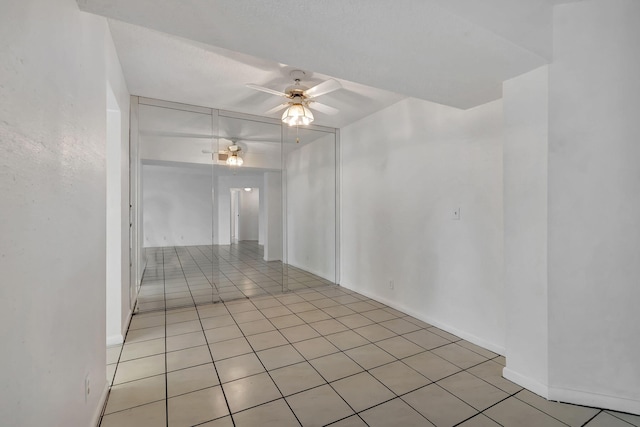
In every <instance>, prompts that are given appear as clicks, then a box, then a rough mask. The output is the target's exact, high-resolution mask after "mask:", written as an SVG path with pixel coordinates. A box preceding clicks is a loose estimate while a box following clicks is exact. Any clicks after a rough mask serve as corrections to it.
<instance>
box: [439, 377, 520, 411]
mask: <svg viewBox="0 0 640 427" xmlns="http://www.w3.org/2000/svg"><path fill="white" fill-rule="evenodd" d="M438 385H439V386H440V387H442V388H444V389H445V390H447V391H448V392H449V393H452V394H454V395H456V396H458V397H459V398H460V399H462V400H464V401H465V402H467V403H468V404H469V405H471V406H473V407H474V408H476V409H477V410H479V411H483V410H485V409H487V408H488V407H489V406H491V405H494V404H496V403H497V402H499V401H500V400H503V399H505V398H507V397H509V395H508V394H507V393H505V392H504V391H502V390H500V389H499V388H497V387H494V386H492V385H491V384H489V383H487V382H486V381H482V380H481V379H479V378H478V377H475V376H473V375H471V374H469V373H467V372H458V373H457V374H455V375H451V376H450V377H447V378H445V379H443V380H440V381H438Z"/></svg>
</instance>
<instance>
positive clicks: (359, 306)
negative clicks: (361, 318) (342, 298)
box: [345, 301, 378, 313]
mask: <svg viewBox="0 0 640 427" xmlns="http://www.w3.org/2000/svg"><path fill="white" fill-rule="evenodd" d="M345 307H348V308H350V309H351V310H353V311H356V312H358V313H362V312H364V311H371V310H375V309H376V308H378V307H376V306H375V305H373V304H370V303H368V302H366V301H357V302H354V303H350V304H345Z"/></svg>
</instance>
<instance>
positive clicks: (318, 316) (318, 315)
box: [297, 309, 331, 323]
mask: <svg viewBox="0 0 640 427" xmlns="http://www.w3.org/2000/svg"><path fill="white" fill-rule="evenodd" d="M297 316H298V317H299V318H301V319H302V320H304V321H305V322H307V323H312V322H319V321H321V320H327V319H331V316H329V315H328V314H327V313H325V312H324V311H322V310H319V309H318V310H310V311H304V312H302V313H298V314H297Z"/></svg>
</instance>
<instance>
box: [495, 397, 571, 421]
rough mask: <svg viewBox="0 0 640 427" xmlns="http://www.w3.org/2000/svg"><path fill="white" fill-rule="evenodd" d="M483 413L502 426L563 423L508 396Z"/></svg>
mask: <svg viewBox="0 0 640 427" xmlns="http://www.w3.org/2000/svg"><path fill="white" fill-rule="evenodd" d="M484 414H485V415H486V416H488V417H489V418H491V419H492V420H494V421H496V422H497V423H499V424H502V425H504V426H519V427H561V426H565V427H566V425H565V424H563V423H561V422H560V421H558V420H556V419H555V418H551V417H550V416H549V415H547V414H545V413H544V412H542V411H539V410H537V409H536V408H534V407H533V406H530V405H528V404H526V403H524V402H523V401H521V400H518V399H516V398H515V397H510V398H508V399H507V400H504V401H502V402H500V403H498V404H497V405H496V406H493V407H491V408H489V409H487V410H486V411H485V412H484Z"/></svg>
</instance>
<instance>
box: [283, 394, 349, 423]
mask: <svg viewBox="0 0 640 427" xmlns="http://www.w3.org/2000/svg"><path fill="white" fill-rule="evenodd" d="M287 401H288V402H289V405H290V406H291V409H293V412H294V413H295V414H296V416H297V417H298V419H299V420H300V422H301V423H302V425H303V426H305V427H315V426H324V425H326V424H329V423H331V422H333V421H337V420H340V419H342V418H345V417H348V416H349V415H352V414H353V411H352V410H351V409H350V408H349V406H347V404H346V403H344V400H342V398H341V397H340V396H339V395H338V394H337V393H336V392H335V391H334V390H333V389H332V388H331V387H329V386H328V385H324V386H321V387H316V388H313V389H311V390H307V391H303V392H302V393H298V394H294V395H293V396H289V397H287Z"/></svg>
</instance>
